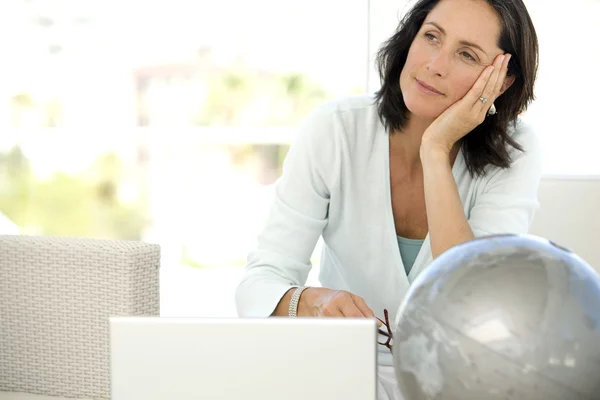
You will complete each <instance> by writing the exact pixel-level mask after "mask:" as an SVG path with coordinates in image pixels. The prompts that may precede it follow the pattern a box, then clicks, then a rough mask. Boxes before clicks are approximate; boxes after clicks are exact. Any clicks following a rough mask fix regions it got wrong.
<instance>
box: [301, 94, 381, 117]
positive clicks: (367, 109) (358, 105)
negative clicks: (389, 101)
mask: <svg viewBox="0 0 600 400" xmlns="http://www.w3.org/2000/svg"><path fill="white" fill-rule="evenodd" d="M373 112H375V113H376V105H375V96H374V95H372V94H359V95H351V96H343V97H338V98H335V99H331V100H327V101H325V102H323V103H321V104H319V105H317V106H316V107H315V108H314V110H313V112H312V113H311V116H313V117H317V118H331V117H340V116H343V115H344V116H345V115H360V114H364V113H373Z"/></svg>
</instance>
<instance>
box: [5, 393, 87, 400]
mask: <svg viewBox="0 0 600 400" xmlns="http://www.w3.org/2000/svg"><path fill="white" fill-rule="evenodd" d="M0 400H89V399H73V398H70V397H52V396H41V395H39V394H29V393H17V392H0Z"/></svg>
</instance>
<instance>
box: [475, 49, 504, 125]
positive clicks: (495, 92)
mask: <svg viewBox="0 0 600 400" xmlns="http://www.w3.org/2000/svg"><path fill="white" fill-rule="evenodd" d="M509 60H510V54H509V55H504V54H502V55H499V56H498V57H496V59H495V60H494V64H493V65H494V72H493V73H492V74H491V75H490V78H489V79H488V81H487V83H486V85H485V88H484V89H483V91H482V92H481V96H480V97H483V98H484V99H487V100H488V101H487V103H484V102H483V101H481V100H479V102H478V103H476V104H478V106H477V105H476V106H475V107H476V108H478V110H479V112H480V113H482V114H484V117H485V114H487V112H488V111H489V109H490V107H491V106H492V103H493V102H494V101H495V100H496V99H497V98H498V96H499V95H500V90H501V88H502V84H503V83H504V80H505V79H506V74H507V72H508V61H509Z"/></svg>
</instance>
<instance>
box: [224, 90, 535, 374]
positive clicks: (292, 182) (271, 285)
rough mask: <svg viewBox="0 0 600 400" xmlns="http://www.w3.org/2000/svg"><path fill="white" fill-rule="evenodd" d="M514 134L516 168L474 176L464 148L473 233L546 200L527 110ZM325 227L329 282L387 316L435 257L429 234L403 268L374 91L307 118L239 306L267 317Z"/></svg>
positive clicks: (297, 281) (459, 166) (302, 273)
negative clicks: (518, 148)
mask: <svg viewBox="0 0 600 400" xmlns="http://www.w3.org/2000/svg"><path fill="white" fill-rule="evenodd" d="M511 134H512V135H513V138H515V139H516V140H517V142H518V143H519V144H521V146H522V147H523V148H524V149H525V152H518V151H516V150H515V151H513V152H512V154H513V164H512V166H511V168H509V169H500V168H495V167H494V168H488V173H487V174H486V175H485V176H484V177H480V178H471V176H470V175H469V173H468V171H467V168H466V164H465V161H464V157H463V153H462V150H461V151H460V153H459V155H458V157H457V159H456V161H455V163H454V166H453V169H452V172H453V175H454V179H455V180H456V183H457V186H458V190H459V193H460V198H461V201H462V204H463V205H464V211H465V215H466V217H467V219H468V221H469V224H470V226H471V228H472V230H473V232H474V234H475V236H482V235H486V234H493V233H506V232H512V233H526V232H527V231H528V230H529V226H530V224H531V222H532V219H533V216H534V213H535V211H536V210H537V208H538V201H537V190H538V184H539V181H540V178H541V158H542V157H541V149H540V145H539V142H538V140H537V138H536V136H535V135H534V134H533V132H532V131H531V129H530V128H528V127H527V126H526V125H525V124H524V123H523V122H522V121H521V120H520V121H519V124H518V126H517V129H516V130H514V131H511ZM512 150H514V149H512ZM321 236H322V237H323V251H322V254H321V268H320V274H319V281H320V282H321V284H322V286H323V287H327V288H331V289H342V290H347V291H349V292H352V293H354V294H356V295H359V296H361V297H363V298H364V299H365V301H366V303H367V305H368V306H369V307H370V308H371V309H372V310H373V311H374V312H375V314H376V315H377V316H378V317H380V318H383V309H384V308H387V309H388V310H389V312H390V320H391V321H395V319H396V312H397V310H398V307H399V305H400V303H401V301H402V299H403V297H404V295H405V293H406V291H407V289H408V287H409V285H410V282H412V281H413V280H414V279H415V278H416V276H417V275H418V274H419V273H420V272H421V271H423V269H424V268H425V267H426V266H427V265H428V264H430V263H431V262H432V254H431V246H430V242H429V235H428V236H427V237H426V239H425V242H424V243H423V246H422V248H421V251H420V252H419V254H418V256H417V258H416V260H415V263H414V265H413V267H412V269H411V271H410V274H409V275H408V276H407V275H406V273H405V270H404V265H403V264H402V259H401V257H400V253H399V249H398V242H397V237H396V231H395V226H394V218H393V214H392V203H391V195H390V170H389V140H388V134H387V133H386V130H385V128H384V126H383V124H382V123H381V121H380V120H379V117H378V115H377V109H376V106H375V105H374V97H373V96H372V95H361V96H354V97H350V98H344V99H341V100H337V101H331V102H328V103H326V104H324V105H322V106H320V107H318V108H317V109H315V111H314V112H312V113H311V115H310V116H309V117H308V118H307V119H306V120H305V121H304V123H303V124H302V125H301V126H300V128H299V130H298V133H297V136H296V138H295V141H294V143H293V144H292V146H291V147H290V151H289V153H288V156H287V157H286V160H285V162H284V167H283V174H282V176H281V177H280V179H279V180H278V181H277V182H276V183H275V197H274V200H273V204H272V206H271V208H270V212H269V215H268V217H267V220H266V223H265V226H264V228H263V230H262V232H261V233H260V235H259V236H258V244H257V246H256V248H255V249H254V250H252V251H251V252H250V254H249V255H248V262H247V265H246V269H245V273H244V276H243V278H242V281H241V283H240V284H239V286H238V288H237V291H236V306H237V310H238V314H239V316H241V317H267V316H269V315H271V313H272V312H273V310H274V309H275V307H276V306H277V304H278V302H279V300H280V299H281V297H282V296H283V295H284V294H285V292H286V291H288V290H289V289H290V288H291V287H294V286H301V285H303V284H304V283H305V282H306V279H307V276H308V274H309V271H310V269H311V263H310V256H311V254H312V252H313V251H314V248H315V245H316V243H317V240H318V239H319V237H321ZM379 348H380V349H379V350H380V353H379V357H378V359H379V363H380V364H381V365H391V364H392V359H391V356H390V354H389V350H388V349H387V348H385V347H383V346H379Z"/></svg>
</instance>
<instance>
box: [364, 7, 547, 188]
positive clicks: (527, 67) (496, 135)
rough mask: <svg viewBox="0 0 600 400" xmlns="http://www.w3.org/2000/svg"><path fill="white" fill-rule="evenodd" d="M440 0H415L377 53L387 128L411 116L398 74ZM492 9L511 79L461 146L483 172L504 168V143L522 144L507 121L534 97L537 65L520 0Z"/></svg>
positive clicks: (473, 168) (471, 165)
mask: <svg viewBox="0 0 600 400" xmlns="http://www.w3.org/2000/svg"><path fill="white" fill-rule="evenodd" d="M439 1H440V0H419V1H417V3H416V4H415V5H414V6H413V7H412V9H411V10H410V11H409V12H408V13H407V14H406V15H405V16H404V18H402V20H401V21H400V24H399V25H398V29H397V31H396V33H395V34H394V35H393V36H392V37H391V38H389V39H388V40H387V41H386V42H384V43H383V45H382V46H381V48H380V49H379V51H378V53H377V59H376V66H377V68H378V70H379V76H380V79H381V88H380V90H379V91H377V92H376V96H375V99H376V103H377V110H378V114H379V118H380V119H381V122H382V123H383V124H384V125H385V127H386V129H387V130H388V132H395V131H401V129H402V127H403V126H404V125H405V124H406V122H407V118H408V116H409V112H408V109H407V108H406V104H405V103H404V98H403V96H402V92H401V91H400V82H399V79H400V73H401V72H402V68H403V67H404V64H405V63H406V58H407V56H408V51H409V49H410V46H411V44H412V42H413V40H414V38H415V37H416V35H417V33H418V32H419V30H420V29H421V25H422V24H423V22H424V21H425V18H426V17H427V15H428V14H429V12H430V11H431V10H433V8H435V6H436V5H437V4H438V3H439ZM485 1H487V2H488V3H489V4H490V5H491V6H492V7H493V8H494V10H496V13H497V14H498V16H499V18H500V21H501V24H502V29H501V33H500V39H499V43H498V47H499V48H500V49H502V50H503V51H504V52H506V53H510V54H511V55H512V57H511V59H510V62H509V65H508V74H509V75H512V76H514V77H515V81H514V83H513V84H512V86H511V87H510V88H508V90H506V92H504V94H503V95H502V96H500V97H499V98H498V99H496V101H495V102H494V104H495V106H496V109H497V114H496V115H493V116H488V117H487V118H486V119H485V121H484V122H483V123H482V124H480V125H479V126H477V127H476V128H475V129H473V130H472V131H471V132H469V133H468V134H467V135H466V136H465V137H464V138H463V143H462V149H463V153H464V156H465V161H466V163H467V168H468V170H469V173H470V174H471V175H472V176H473V175H483V174H484V172H485V167H486V166H487V165H494V166H497V167H500V168H508V167H510V164H511V157H510V154H509V147H508V145H510V146H512V147H514V148H516V149H518V150H520V151H523V148H522V147H521V146H520V145H519V144H518V143H517V142H516V141H515V140H513V139H512V138H511V137H510V136H509V134H508V124H509V123H512V124H513V126H515V125H516V122H517V117H518V116H519V115H520V114H521V113H522V112H523V111H525V110H526V109H527V107H528V105H529V104H530V103H531V101H533V100H534V99H535V97H534V93H533V89H534V83H535V79H536V75H537V69H538V60H539V55H538V40H537V34H536V32H535V28H534V26H533V23H532V21H531V18H530V17H529V13H528V12H527V9H526V8H525V5H524V4H523V1H522V0H485Z"/></svg>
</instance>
